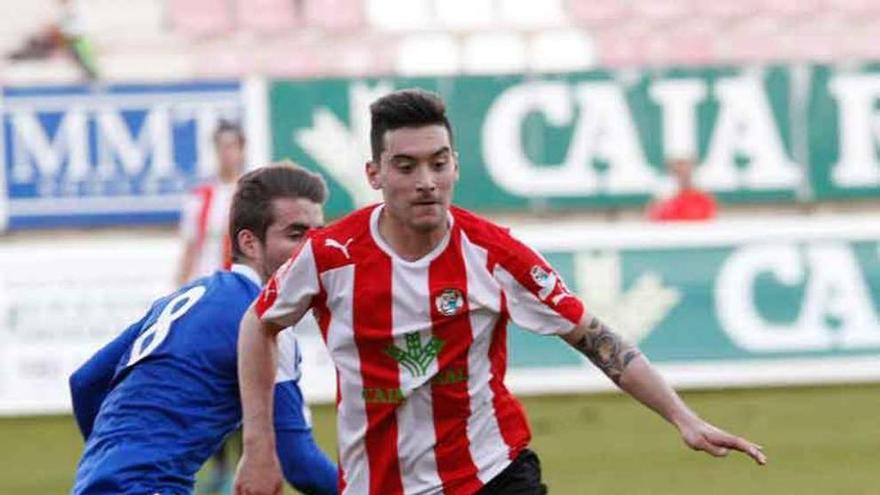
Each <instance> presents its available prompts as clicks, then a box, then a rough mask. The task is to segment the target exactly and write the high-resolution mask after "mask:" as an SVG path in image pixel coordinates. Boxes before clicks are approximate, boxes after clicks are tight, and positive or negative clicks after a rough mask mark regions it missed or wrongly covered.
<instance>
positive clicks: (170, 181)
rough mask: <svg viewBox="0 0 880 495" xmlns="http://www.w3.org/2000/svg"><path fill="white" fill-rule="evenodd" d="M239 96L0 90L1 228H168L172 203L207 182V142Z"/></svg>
mask: <svg viewBox="0 0 880 495" xmlns="http://www.w3.org/2000/svg"><path fill="white" fill-rule="evenodd" d="M241 95H242V90H241V85H240V84H239V83H237V82H228V83H181V84H150V85H146V84H145V85H109V86H104V85H92V86H55V87H21V88H18V87H6V88H3V89H2V97H0V98H2V99H0V115H2V126H3V128H2V133H0V159H2V164H3V166H2V172H3V178H2V180H0V186H4V185H5V187H3V193H2V194H0V195H5V196H7V197H8V202H7V204H6V209H7V210H8V211H7V212H6V213H7V215H8V227H9V228H11V229H16V228H30V227H43V226H82V225H99V224H126V225H131V224H138V223H155V222H170V221H174V220H175V219H176V218H177V214H178V212H177V210H178V208H179V199H180V194H181V193H182V192H184V191H186V190H187V189H188V188H189V187H190V186H192V185H193V183H194V182H195V181H196V180H198V179H199V178H204V177H207V176H211V175H213V174H214V172H215V169H216V163H215V161H216V159H215V156H214V153H213V151H212V143H211V134H212V132H213V130H214V128H215V127H216V125H217V122H218V120H219V119H221V118H227V119H233V120H240V119H242V117H243V115H244V111H243V109H244V103H243V101H242V96H241ZM2 206H3V204H2V201H0V213H2ZM4 218H6V217H5V216H4Z"/></svg>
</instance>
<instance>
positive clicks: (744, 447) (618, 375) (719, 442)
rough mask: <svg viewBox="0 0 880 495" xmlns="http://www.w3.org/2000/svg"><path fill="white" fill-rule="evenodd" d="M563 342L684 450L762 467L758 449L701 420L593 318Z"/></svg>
mask: <svg viewBox="0 0 880 495" xmlns="http://www.w3.org/2000/svg"><path fill="white" fill-rule="evenodd" d="M562 338H563V340H565V341H566V342H568V343H569V344H570V345H571V346H572V347H574V348H575V349H577V350H578V351H579V352H581V353H582V354H583V355H585V356H586V357H587V358H588V359H589V360H590V361H592V362H593V364H595V365H596V366H597V367H598V368H599V369H600V370H602V372H603V373H605V374H606V375H608V377H609V378H611V380H612V381H614V383H616V384H617V386H619V387H620V388H621V389H622V390H624V391H625V392H626V393H628V394H629V395H631V396H633V397H634V398H635V399H636V400H638V401H639V402H641V403H642V404H645V405H646V406H648V407H650V408H651V409H653V410H654V411H656V412H657V413H658V414H660V416H662V417H663V418H664V419H666V420H667V421H669V422H670V423H672V424H673V425H675V427H676V428H678V431H679V433H680V434H681V437H682V439H683V440H684V442H685V444H687V445H688V447H690V448H692V449H694V450H702V451H705V452H707V453H709V454H711V455H714V456H716V457H723V456H726V455H727V453H728V452H729V451H730V450H731V449H733V450H738V451H740V452H743V453H745V454H747V455H749V456H750V457H751V458H752V459H754V460H755V462H757V463H758V464H761V465H763V464H766V462H767V457H766V456H765V455H764V452H763V451H762V450H761V447H760V446H758V445H756V444H754V443H752V442H749V441H748V440H746V439H744V438H741V437H737V436H735V435H731V434H730V433H727V432H725V431H723V430H721V429H719V428H716V427H715V426H713V425H711V424H709V423H707V422H706V421H704V420H703V419H701V418H700V417H699V416H698V415H697V414H696V413H695V412H693V411H692V410H691V409H690V408H689V407H688V406H687V405H686V404H685V403H684V401H683V400H682V399H681V397H679V395H678V394H677V393H676V392H675V390H673V389H672V387H670V386H669V384H667V383H666V381H665V380H663V377H661V376H660V374H659V373H658V372H657V370H656V369H654V367H653V366H651V364H650V363H649V362H648V360H647V359H646V358H645V357H644V356H643V355H642V353H641V352H640V351H639V350H638V348H636V347H635V346H634V345H632V344H630V343H628V342H626V341H625V340H624V339H622V338H621V337H620V336H619V335H617V334H616V333H615V332H613V331H612V330H611V329H609V328H608V326H606V325H605V324H604V323H602V321H600V320H599V319H598V318H596V317H595V316H592V315H590V314H587V313H585V314H584V317H583V318H582V319H581V321H580V323H578V325H577V326H575V328H574V330H572V331H571V332H570V333H568V334H566V335H564V336H563V337H562Z"/></svg>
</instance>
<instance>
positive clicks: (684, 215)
mask: <svg viewBox="0 0 880 495" xmlns="http://www.w3.org/2000/svg"><path fill="white" fill-rule="evenodd" d="M666 169H667V170H668V171H669V175H671V176H672V177H673V178H674V179H675V185H676V190H675V194H674V195H673V196H672V197H669V198H665V199H659V200H657V201H655V202H653V203H651V204H650V205H649V206H648V219H649V220H652V221H655V222H676V221H699V220H711V219H713V218H715V213H716V210H717V207H716V205H715V198H714V197H712V195H711V194H709V193H708V192H706V191H702V190H700V189H697V187H696V186H695V185H694V181H693V176H694V163H693V161H692V160H690V159H688V158H673V159H671V160H669V161H668V162H667V163H666Z"/></svg>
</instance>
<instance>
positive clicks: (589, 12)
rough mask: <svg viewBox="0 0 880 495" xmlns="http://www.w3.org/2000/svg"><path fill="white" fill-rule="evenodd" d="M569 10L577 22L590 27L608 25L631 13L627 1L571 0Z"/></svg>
mask: <svg viewBox="0 0 880 495" xmlns="http://www.w3.org/2000/svg"><path fill="white" fill-rule="evenodd" d="M568 10H569V12H570V13H571V15H572V16H573V17H574V19H575V20H576V21H579V22H581V23H584V24H587V25H590V26H593V25H602V24H608V23H610V22H614V21H617V20H620V19H623V18H624V17H626V16H627V15H629V13H630V10H629V3H628V2H626V0H596V1H593V0H569V1H568Z"/></svg>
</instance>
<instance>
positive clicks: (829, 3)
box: [822, 0, 880, 19]
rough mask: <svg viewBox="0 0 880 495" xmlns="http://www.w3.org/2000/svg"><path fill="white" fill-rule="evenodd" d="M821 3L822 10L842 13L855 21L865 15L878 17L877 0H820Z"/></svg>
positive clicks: (879, 6)
mask: <svg viewBox="0 0 880 495" xmlns="http://www.w3.org/2000/svg"><path fill="white" fill-rule="evenodd" d="M822 3H823V5H822V10H825V11H830V12H839V13H843V14H846V15H849V16H851V17H853V18H856V19H857V18H859V17H860V16H862V15H865V14H873V15H880V4H878V2H877V0H822Z"/></svg>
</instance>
